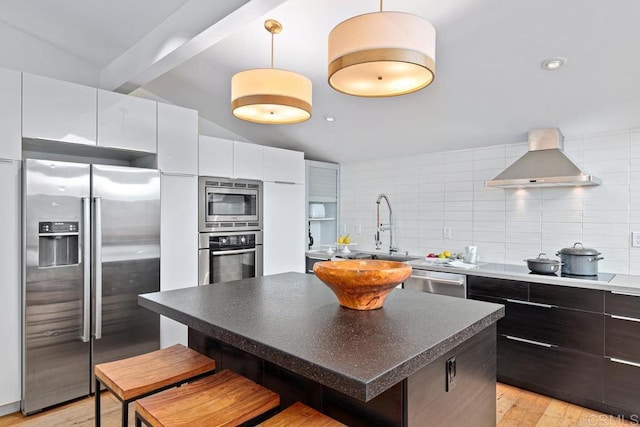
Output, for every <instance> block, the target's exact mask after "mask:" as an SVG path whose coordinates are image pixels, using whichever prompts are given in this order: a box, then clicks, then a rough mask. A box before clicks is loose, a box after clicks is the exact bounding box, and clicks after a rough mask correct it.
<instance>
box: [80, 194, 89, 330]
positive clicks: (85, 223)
mask: <svg viewBox="0 0 640 427" xmlns="http://www.w3.org/2000/svg"><path fill="white" fill-rule="evenodd" d="M82 269H83V276H82V277H83V286H82V336H81V337H80V340H82V342H89V340H91V204H90V200H89V198H88V197H83V198H82Z"/></svg>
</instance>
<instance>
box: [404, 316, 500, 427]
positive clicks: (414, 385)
mask: <svg viewBox="0 0 640 427" xmlns="http://www.w3.org/2000/svg"><path fill="white" fill-rule="evenodd" d="M452 357H455V365H456V372H455V373H456V375H455V387H453V388H451V389H450V390H449V391H447V360H449V359H451V358H452ZM496 357H497V351H496V325H495V324H493V325H492V326H490V327H488V328H486V329H485V330H483V331H482V332H480V333H478V334H477V335H475V336H473V337H471V338H470V339H468V340H467V341H465V342H463V343H462V344H460V345H459V346H457V347H456V348H454V349H453V350H451V351H449V352H448V353H446V354H444V355H443V356H441V357H439V358H438V359H437V360H435V361H434V362H432V363H430V364H429V365H427V366H425V367H424V368H422V369H420V370H419V371H418V372H416V373H415V374H413V375H411V376H409V378H408V379H407V425H408V427H421V426H425V425H429V426H430V427H439V426H443V427H445V426H446V427H449V426H453V425H459V426H475V427H484V426H487V427H488V426H495V425H496Z"/></svg>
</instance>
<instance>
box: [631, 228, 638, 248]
mask: <svg viewBox="0 0 640 427" xmlns="http://www.w3.org/2000/svg"><path fill="white" fill-rule="evenodd" d="M631 247H632V248H640V231H632V232H631Z"/></svg>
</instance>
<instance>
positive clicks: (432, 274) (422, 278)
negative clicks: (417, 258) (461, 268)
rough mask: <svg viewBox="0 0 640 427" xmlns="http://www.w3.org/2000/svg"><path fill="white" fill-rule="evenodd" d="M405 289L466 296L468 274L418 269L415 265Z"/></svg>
mask: <svg viewBox="0 0 640 427" xmlns="http://www.w3.org/2000/svg"><path fill="white" fill-rule="evenodd" d="M404 289H411V290H414V291H421V292H430V293H432V294H440V295H449V296H452V297H458V298H466V297H467V276H465V275H464V274H457V273H443V272H440V271H428V270H418V269H416V268H415V267H414V268H413V272H412V273H411V276H410V277H409V278H408V279H407V280H405V282H404Z"/></svg>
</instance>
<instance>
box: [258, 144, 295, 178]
mask: <svg viewBox="0 0 640 427" xmlns="http://www.w3.org/2000/svg"><path fill="white" fill-rule="evenodd" d="M304 173H305V172H304V153H303V152H301V151H293V150H283V149H282V148H274V147H264V180H265V181H273V182H291V183H296V184H304Z"/></svg>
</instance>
